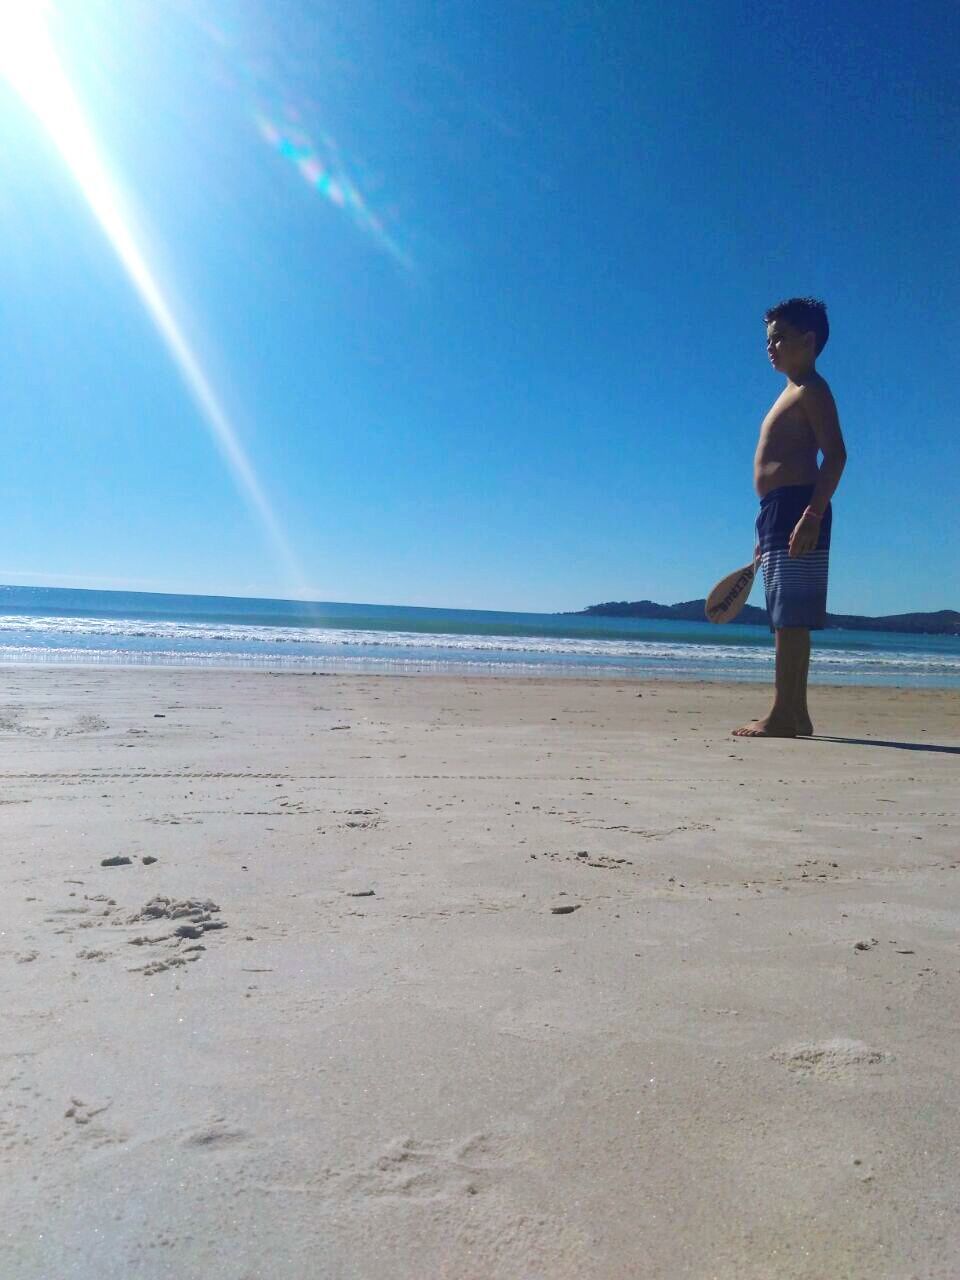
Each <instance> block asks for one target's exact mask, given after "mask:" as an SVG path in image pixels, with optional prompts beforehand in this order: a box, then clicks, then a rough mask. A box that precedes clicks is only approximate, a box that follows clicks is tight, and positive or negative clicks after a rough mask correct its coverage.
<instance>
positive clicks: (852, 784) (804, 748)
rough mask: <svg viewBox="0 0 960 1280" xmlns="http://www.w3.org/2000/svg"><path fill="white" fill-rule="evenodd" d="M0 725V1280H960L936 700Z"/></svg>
mask: <svg viewBox="0 0 960 1280" xmlns="http://www.w3.org/2000/svg"><path fill="white" fill-rule="evenodd" d="M0 682H2V687H3V698H2V703H0V774H2V784H3V786H2V792H0V838H2V850H3V857H2V860H0V872H2V877H3V883H2V899H0V900H2V904H3V905H2V924H0V929H2V934H0V1009H2V1014H0V1018H2V1026H3V1034H2V1038H0V1079H2V1085H3V1088H2V1094H0V1101H2V1111H0V1222H2V1226H0V1275H2V1276H3V1277H4V1278H5V1280H6V1278H7V1277H9V1278H10V1280H40V1278H43V1280H69V1278H72V1277H83V1278H84V1280H86V1278H87V1277H89V1278H90V1280H93V1278H96V1280H113V1278H116V1280H121V1278H122V1280H131V1278H132V1277H136V1278H137V1280H152V1278H154V1277H177V1280H193V1278H194V1277H196V1278H197V1280H208V1278H210V1277H213V1278H217V1280H220V1278H223V1280H254V1278H258V1280H259V1278H260V1277H263V1278H264V1280H267V1278H269V1280H294V1278H296V1280H300V1278H301V1277H302V1278H304V1280H307V1278H310V1280H315V1278H318V1277H322V1278H324V1280H326V1278H328V1277H329V1278H337V1280H346V1278H353V1277H357V1278H363V1280H367V1278H369V1280H405V1278H407V1277H411V1278H413V1277H416V1278H418V1280H420V1278H426V1280H434V1278H447V1277H449V1278H450V1280H501V1278H503V1280H525V1278H528V1277H531V1278H532V1277H545V1278H551V1280H552V1278H554V1277H556V1278H563V1280H566V1278H568V1277H569V1278H573V1277H576V1278H577V1280H593V1278H601V1277H602V1278H604V1280H607V1278H614V1277H624V1278H628V1277H629V1278H631V1280H633V1278H636V1277H642V1278H644V1280H647V1278H659V1277H664V1278H670V1280H672V1278H673V1277H696V1278H697V1280H701V1278H707V1277H721V1278H722V1280H734V1278H735V1280H770V1278H775V1280H780V1278H788V1277H789V1278H793V1277H797V1278H799V1277H803V1278H804V1280H838V1278H841V1277H855V1278H858V1280H859V1278H860V1277H863V1278H864V1280H867V1278H868V1277H869V1278H870V1280H879V1278H883V1280H888V1278H894V1280H900V1278H904V1280H906V1277H918V1278H923V1280H930V1278H931V1277H945V1278H946V1277H950V1278H951V1280H953V1278H954V1277H956V1276H957V1275H960V1219H958V1204H960V1164H958V1160H957V1150H958V1148H960V1072H958V1069H957V1061H958V1052H960V1022H958V1017H957V1010H958V1008H960V945H958V942H960V842H958V838H957V831H958V814H957V808H958V798H960V787H958V785H957V781H958V776H960V695H958V694H957V693H950V692H943V691H940V692H922V691H900V690H895V689H886V690H884V689H864V688H859V689H846V690H838V689H827V688H819V687H817V688H814V689H812V711H813V716H814V720H815V723H816V725H817V728H818V731H820V732H822V733H825V734H830V735H833V740H811V741H794V742H784V741H756V740H743V739H735V738H733V737H731V735H730V732H729V731H730V729H732V728H733V727H735V726H736V725H738V724H741V723H743V722H744V721H745V720H746V719H748V718H750V717H752V716H755V715H759V714H761V713H762V712H763V711H765V710H766V706H767V703H768V700H769V694H768V690H767V689H766V688H762V687H760V686H748V685H737V686H723V685H705V684H669V683H662V682H657V683H650V682H647V683H643V684H641V683H635V682H630V681H622V682H619V683H618V682H615V681H612V680H605V681H588V680H573V679H557V680H549V681H548V680H543V681H541V680H505V679H491V678H478V679H467V678H449V679H448V678H440V677H413V678H410V677H406V678H404V677H395V676H369V675H368V676H353V675H350V676H339V675H334V676H322V675H317V676H310V675H306V674H303V675H301V674H296V675H291V674H270V673H268V672H225V671H217V672H214V671H196V670H175V669H170V670H157V669H153V670H145V669H127V670H104V669H97V668H73V669H57V668H47V669H42V668H35V669H27V668H13V667H7V668H4V669H2V670H0ZM112 858H124V859H129V860H130V861H129V862H127V863H122V864H120V865H113V866H110V865H103V864H104V861H105V860H109V859H112ZM148 859H149V860H151V861H147V860H148ZM219 926H222V927H219ZM178 930H179V931H180V932H179V934H178V932H177V931H178ZM193 948H199V949H193Z"/></svg>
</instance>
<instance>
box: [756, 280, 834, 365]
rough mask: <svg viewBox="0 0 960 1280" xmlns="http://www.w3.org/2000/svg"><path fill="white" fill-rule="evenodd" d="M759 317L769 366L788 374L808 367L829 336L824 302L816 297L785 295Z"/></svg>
mask: <svg viewBox="0 0 960 1280" xmlns="http://www.w3.org/2000/svg"><path fill="white" fill-rule="evenodd" d="M763 318H764V321H765V322H766V326H767V354H768V355H769V357H770V363H771V364H772V365H773V367H774V368H775V369H779V370H780V372H781V373H786V374H788V375H789V374H792V373H802V372H803V370H804V369H806V368H812V367H813V365H814V364H815V363H816V359H817V356H818V355H819V354H820V352H821V351H822V350H823V348H824V347H825V346H826V345H827V338H829V336H830V325H829V324H828V322H827V308H826V307H825V306H824V304H823V303H822V302H820V301H818V300H817V299H816V298H788V299H787V301H786V302H778V303H777V305H776V306H775V307H771V308H770V310H769V311H768V312H767V313H766V315H765V316H764V317H763Z"/></svg>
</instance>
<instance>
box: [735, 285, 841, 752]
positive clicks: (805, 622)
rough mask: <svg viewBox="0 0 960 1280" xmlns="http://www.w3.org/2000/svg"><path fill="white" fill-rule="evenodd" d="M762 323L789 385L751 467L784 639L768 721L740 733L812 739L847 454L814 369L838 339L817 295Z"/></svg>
mask: <svg viewBox="0 0 960 1280" xmlns="http://www.w3.org/2000/svg"><path fill="white" fill-rule="evenodd" d="M764 320H765V321H766V325H767V355H768V356H769V357H770V363H771V364H772V365H773V367H774V368H775V369H776V370H777V371H778V372H779V373H782V374H783V375H784V376H785V377H786V379H787V385H786V386H785V387H784V389H783V391H781V393H780V395H779V397H778V398H777V400H776V402H775V403H774V405H773V407H772V408H771V409H770V411H769V413H768V414H767V416H766V417H765V418H764V420H763V422H762V424H761V426H760V441H759V443H758V445H757V452H756V456H755V458H754V463H753V482H754V485H755V486H756V490H757V493H758V494H759V495H760V515H759V516H758V517H757V555H758V556H760V558H761V561H762V564H763V585H764V589H765V591H766V596H767V612H768V613H769V615H770V629H771V631H773V632H774V635H775V637H776V657H777V665H776V692H775V695H774V700H773V706H772V707H771V709H770V711H769V712H768V713H767V715H765V716H764V717H763V719H761V720H754V721H752V722H751V723H750V724H745V725H743V726H742V727H741V728H739V729H735V730H734V733H736V734H738V735H740V736H742V737H748V738H795V737H797V736H798V735H799V734H810V733H813V724H812V722H811V720H810V712H809V711H808V710H807V672H808V670H809V667H810V632H811V631H816V630H820V629H822V627H823V626H824V622H825V618H826V611H827V565H828V561H829V555H830V526H831V522H832V515H833V513H832V510H831V507H830V499H831V497H832V496H833V493H834V490H835V489H836V487H837V485H838V484H839V483H840V476H841V474H842V472H843V468H844V464H845V463H846V460H847V451H846V448H845V447H844V443H843V435H842V434H841V432H840V421H839V419H838V417H837V407H836V405H835V404H834V401H833V396H832V395H831V393H830V388H829V387H828V386H827V384H826V382H825V380H824V379H823V378H821V376H820V374H819V373H817V370H816V361H817V356H819V354H820V352H821V351H822V350H823V348H824V346H825V345H826V341H827V338H828V336H829V333H830V328H829V325H828V324H827V309H826V307H825V306H824V305H823V303H822V302H817V301H816V300H815V299H813V298H791V299H790V300H789V301H788V302H781V303H778V305H777V306H775V307H772V308H771V309H770V310H769V311H768V312H767V314H766V315H765V316H764ZM818 454H822V455H823V461H822V463H821V464H820V466H819V468H818V466H817V457H818Z"/></svg>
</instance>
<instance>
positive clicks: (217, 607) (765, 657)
mask: <svg viewBox="0 0 960 1280" xmlns="http://www.w3.org/2000/svg"><path fill="white" fill-rule="evenodd" d="M0 662H3V663H29V664H34V665H35V664H43V665H49V664H58V665H59V664H68V665H73V664H83V665H88V664H96V665H100V666H176V667H249V668H269V669H288V670H307V671H370V672H395V673H411V674H412V673H417V672H428V673H429V672H433V673H437V674H441V673H443V674H451V673H453V674H464V675H471V676H475V675H510V676H594V677H595V676H609V677H613V678H617V679H624V678H629V677H640V678H644V679H650V678H655V677H662V678H667V679H673V680H677V679H679V680H740V681H764V682H768V683H769V682H770V681H771V679H772V677H773V640H772V637H771V635H770V633H769V631H768V630H767V629H766V628H764V627H756V626H741V625H739V624H732V625H728V626H724V627H717V626H713V625H711V624H710V623H708V622H674V621H669V620H662V621H661V620H655V621H647V620H645V619H639V618H595V617H582V616H578V615H569V614H554V613H506V612H494V611H490V610H466V609H426V608H413V607H406V606H402V605H372V604H335V603H327V602H317V603H313V602H307V601H302V600H260V599H247V598H242V597H229V596H189V595H183V596H180V595H161V594H154V593H147V592H128V591H83V590H77V589H70V588H64V587H22V586H0ZM810 680H811V683H816V684H860V685H895V686H904V687H915V688H920V687H923V688H941V689H950V688H960V637H955V636H922V635H905V634H904V635H900V634H896V633H890V632H870V631H840V630H828V631H820V632H817V633H816V635H815V638H814V656H813V661H812V664H811V670H810Z"/></svg>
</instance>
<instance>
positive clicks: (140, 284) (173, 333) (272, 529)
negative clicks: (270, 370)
mask: <svg viewBox="0 0 960 1280" xmlns="http://www.w3.org/2000/svg"><path fill="white" fill-rule="evenodd" d="M51 16H52V8H51V6H50V5H49V4H48V3H45V0H32V2H31V0H0V78H4V79H6V80H7V81H8V82H9V84H10V85H11V87H12V88H13V89H14V91H15V92H16V93H17V95H18V96H19V97H20V98H21V99H22V101H23V102H24V103H25V104H26V106H27V107H29V109H30V110H31V111H32V112H33V114H34V115H35V116H36V118H37V120H38V121H39V122H40V124H41V125H42V126H43V128H44V130H45V131H46V133H47V135H48V137H49V138H50V140H51V141H52V142H53V144H54V146H55V147H56V149H57V151H58V152H59V154H60V157H61V159H62V160H63V163H64V164H65V165H66V167H67V169H68V170H69V171H70V173H71V174H72V176H73V178H74V180H75V181H76V183H77V186H78V187H79V188H80V190H81V192H82V193H83V196H84V198H85V199H86V201H87V204H88V205H89V206H90V209H91V211H92V212H93V214H94V217H95V218H96V219H97V221H98V223H99V224H100V227H101V228H102V230H103V232H104V234H105V235H106V237H107V239H108V240H109V241H110V244H111V246H112V247H113V250H114V252H115V253H116V255H117V257H118V258H119V259H120V262H121V263H122V265H123V267H124V270H125V271H126V273H127V275H128V276H129V278H130V281H131V283H132V284H133V286H134V288H135V289H136V290H137V293H138V294H139V295H140V299H141V301H142V302H143V305H144V306H145V307H146V309H147V311H148V312H149V314H150V317H151V319H152V320H153V322H154V324H155V326H156V328H157V330H158V331H159V333H160V335H161V337H162V338H163V341H164V342H165V344H166V346H167V349H168V350H169V352H170V354H171V356H172V357H173V359H174V361H175V363H176V365H177V367H178V369H179V371H180V374H181V376H182V377H183V379H184V381H185V383H186V384H187V387H188V388H189V390H190V392H191V393H192V395H193V397H194V399H195V401H196V403H197V405H198V407H199V409H200V411H201V413H202V415H203V418H204V421H205V423H206V425H207V428H208V430H209V431H210V433H211V435H212V436H213V439H214V442H215V444H216V445H217V447H218V449H219V451H220V453H221V455H222V456H223V458H224V460H225V461H226V463H227V466H228V467H229V470H230V472H231V475H232V476H233V479H234V482H235V483H236V485H237V487H238V489H239V490H240V492H241V493H242V494H243V496H244V497H245V498H246V499H247V501H248V502H249V503H250V505H251V506H252V507H253V509H254V510H255V511H256V513H257V515H258V516H259V518H260V520H261V522H262V524H263V526H264V529H265V531H266V533H267V535H268V537H269V539H270V542H271V543H272V544H273V547H274V550H275V551H276V553H277V555H278V557H279V559H280V562H281V564H282V566H283V569H284V571H285V572H286V574H287V575H288V578H289V580H290V585H291V586H292V587H295V588H299V587H300V585H301V583H302V581H303V577H302V574H301V572H300V570H299V569H298V567H297V565H296V562H295V560H294V557H293V555H292V553H291V551H290V549H289V547H288V546H287V542H286V539H285V537H284V536H283V533H282V531H281V529H280V526H279V523H278V521H277V518H276V516H275V515H274V513H273V511H272V510H271V508H270V505H269V503H268V501H267V499H266V496H265V494H264V492H263V489H262V488H261V486H260V483H259V481H258V479H257V477H256V475H255V473H254V471H253V468H252V466H251V464H250V461H249V459H248V458H247V456H246V453H245V451H244V449H243V446H242V445H241V444H240V441H239V439H238V438H237V434H236V431H235V430H234V428H233V425H232V424H231V422H230V420H229V418H228V416H227V414H226V411H225V410H224V409H223V407H222V405H221V404H220V401H219V398H218V397H217V395H216V393H215V391H214V389H213V387H212V385H211V383H210V381H209V379H208V378H207V375H206V374H205V373H204V370H203V368H202V367H201V365H200V362H199V360H198V358H197V356H196V355H195V354H194V352H193V350H192V349H191V347H190V345H189V343H188V342H187V340H186V338H185V336H184V334H183V333H182V331H181V327H180V325H179V324H178V323H177V320H176V318H175V316H174V314H173V312H172V310H171V308H170V305H169V303H168V301H167V299H166V297H165V295H164V293H163V291H162V290H161V288H160V285H159V283H158V281H157V280H156V279H155V277H154V274H153V272H152V271H151V269H150V266H149V263H148V261H147V259H146V257H145V255H144V253H143V251H142V249H141V247H140V244H139V242H138V239H137V237H136V235H135V233H134V230H133V227H132V219H131V217H130V215H129V214H128V213H127V212H126V210H125V208H124V202H123V200H122V198H121V194H120V191H119V189H118V188H117V186H116V184H115V182H114V181H113V179H112V178H111V176H110V172H109V169H108V166H107V164H106V161H105V160H104V158H103V157H102V156H101V154H100V150H99V148H98V147H97V144H96V140H95V138H94V136H93V133H92V131H91V129H90V127H89V125H88V124H87V122H86V118H85V115H84V111H83V107H82V104H81V103H80V101H79V100H78V98H77V97H76V95H75V94H74V92H73V89H72V88H71V85H70V82H69V80H68V79H67V76H66V73H65V72H64V70H63V67H62V65H61V63H60V60H59V58H58V56H57V51H56V48H55V47H54V44H53V41H52V39H51V37H50V31H49V19H50V17H51Z"/></svg>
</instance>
